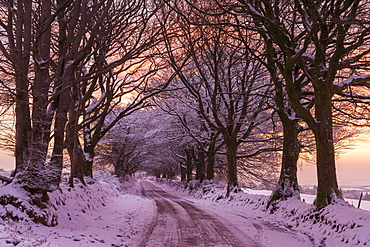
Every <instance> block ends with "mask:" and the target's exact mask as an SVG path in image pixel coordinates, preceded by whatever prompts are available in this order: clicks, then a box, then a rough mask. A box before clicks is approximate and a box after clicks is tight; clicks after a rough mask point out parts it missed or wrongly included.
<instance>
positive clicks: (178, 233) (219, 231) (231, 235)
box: [139, 181, 259, 247]
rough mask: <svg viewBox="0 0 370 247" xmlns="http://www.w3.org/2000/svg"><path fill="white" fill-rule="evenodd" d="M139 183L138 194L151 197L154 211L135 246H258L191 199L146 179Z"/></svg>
mask: <svg viewBox="0 0 370 247" xmlns="http://www.w3.org/2000/svg"><path fill="white" fill-rule="evenodd" d="M141 187H142V194H143V195H144V196H145V197H147V198H149V199H153V200H154V201H155V203H156V206H157V215H156V217H155V218H154V219H153V220H152V222H151V223H150V225H149V226H148V228H147V231H146V232H145V233H144V235H143V237H142V240H141V242H140V243H139V246H147V247H152V246H173V247H178V246H194V247H195V246H218V247H221V246H225V247H226V246H232V247H239V246H240V247H249V246H250V247H257V246H259V245H258V244H257V243H256V242H254V241H253V239H251V238H250V237H248V236H246V235H245V234H243V233H242V232H241V231H238V229H234V228H233V229H230V228H229V227H227V226H226V225H225V224H223V223H222V222H221V221H219V220H218V219H216V218H215V216H213V215H211V214H210V213H208V212H206V211H205V210H202V209H200V208H198V207H196V206H194V205H193V204H192V203H191V202H189V201H186V200H184V199H181V198H179V197H176V196H172V195H170V194H168V193H166V192H164V191H163V190H161V189H160V188H159V187H158V186H156V185H154V184H152V183H150V182H148V181H142V182H141ZM235 232H237V234H235Z"/></svg>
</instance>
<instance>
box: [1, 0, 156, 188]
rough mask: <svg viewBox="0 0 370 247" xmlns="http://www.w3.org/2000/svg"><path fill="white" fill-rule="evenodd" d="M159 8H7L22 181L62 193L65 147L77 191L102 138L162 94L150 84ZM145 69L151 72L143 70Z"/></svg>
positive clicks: (101, 4)
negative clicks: (112, 116)
mask: <svg viewBox="0 0 370 247" xmlns="http://www.w3.org/2000/svg"><path fill="white" fill-rule="evenodd" d="M159 7H160V5H157V4H155V3H153V2H151V1H150V2H149V1H134V2H133V1H124V0H122V1H88V0H86V1H82V0H81V1H57V2H55V3H54V2H51V1H16V2H14V1H3V2H2V3H1V11H2V17H3V18H2V20H1V21H0V26H1V37H2V38H1V42H0V50H1V53H2V58H3V59H2V60H3V61H5V62H4V63H2V65H1V66H2V67H1V70H2V72H3V73H7V75H8V76H9V78H14V84H15V99H16V143H15V156H16V179H15V180H14V181H15V182H20V183H22V184H23V186H24V188H26V189H28V190H31V191H36V192H37V191H45V190H53V189H55V188H57V187H58V185H59V182H60V176H61V170H62V168H63V166H62V164H63V150H64V148H67V150H68V152H69V156H70V159H71V164H72V167H71V180H70V184H71V185H73V178H74V177H77V178H79V179H80V180H81V181H83V175H84V174H85V167H84V164H86V163H87V165H88V166H87V167H88V168H89V169H88V171H89V172H88V175H90V176H91V171H92V168H91V167H92V164H91V162H92V159H93V154H94V153H93V149H94V147H95V145H96V143H97V141H98V140H99V138H101V137H102V136H104V134H105V133H106V131H108V130H109V128H111V127H112V126H113V125H114V124H115V123H116V122H117V121H118V119H119V118H122V117H123V116H124V115H125V114H127V113H128V112H130V111H132V110H134V109H138V108H140V107H141V106H142V105H143V102H144V101H145V99H146V98H147V97H150V93H152V92H153V91H155V90H156V86H155V85H152V84H150V81H149V80H148V78H149V76H150V75H153V74H154V73H155V72H156V71H158V70H159V69H160V67H159V66H157V65H158V63H154V62H153V61H154V60H153V61H152V63H149V62H148V61H149V60H148V59H150V58H151V59H153V56H154V55H153V53H151V54H149V50H150V49H152V48H153V46H154V45H155V44H158V42H159V40H160V39H159V38H160V37H159V35H158V33H159V32H160V31H159V30H161V29H162V26H160V25H157V24H155V19H156V16H155V13H156V11H157V10H158V8H159ZM14 10H16V11H14ZM128 34H130V35H128ZM55 40H57V42H55ZM149 64H151V65H150V66H147V65H149ZM144 66H146V67H147V68H149V69H146V72H142V71H140V70H141V69H142V68H143V67H144ZM139 71H140V73H138V72H139ZM122 72H125V73H122ZM118 74H121V76H123V78H122V77H121V78H119V76H118ZM134 74H135V75H134ZM136 75H137V76H136ZM158 86H159V85H158ZM143 91H145V95H144V94H142V93H141V92H143ZM125 94H131V95H134V96H135V97H134V99H135V100H133V101H131V102H133V103H131V105H130V106H127V107H126V109H125V110H123V111H122V113H121V114H120V115H119V116H118V118H117V120H115V121H112V122H111V123H110V125H106V127H107V128H106V129H105V130H102V129H101V128H102V126H103V123H104V121H105V120H104V119H105V118H104V116H105V115H106V114H108V113H109V112H110V111H112V109H114V108H115V107H116V106H117V105H120V104H122V97H123V96H124V95H125ZM81 117H82V118H83V122H81V121H80V119H81ZM53 122H54V124H52V123H53ZM109 126H110V127H109ZM82 129H83V131H84V132H85V133H86V135H84V137H85V138H84V140H85V142H84V144H85V147H84V148H83V145H82V143H81V140H80V138H79V137H80V132H81V130H82ZM89 135H90V136H91V138H89V137H88V136H89ZM51 146H53V147H52V151H49V150H50V148H51ZM83 149H84V150H83ZM50 153H51V155H50ZM85 153H86V154H88V155H84V154H85ZM49 155H50V156H49ZM89 156H90V158H87V159H85V157H89ZM49 157H51V158H49ZM89 162H90V163H89Z"/></svg>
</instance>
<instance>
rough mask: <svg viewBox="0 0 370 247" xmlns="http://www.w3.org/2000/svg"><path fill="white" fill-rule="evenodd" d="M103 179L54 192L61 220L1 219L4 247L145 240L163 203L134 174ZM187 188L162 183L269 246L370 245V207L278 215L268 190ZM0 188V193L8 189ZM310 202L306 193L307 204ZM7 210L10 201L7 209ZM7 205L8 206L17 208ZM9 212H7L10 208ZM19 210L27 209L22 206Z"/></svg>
mask: <svg viewBox="0 0 370 247" xmlns="http://www.w3.org/2000/svg"><path fill="white" fill-rule="evenodd" d="M97 179H98V182H96V183H94V184H92V185H89V186H88V187H83V186H79V185H77V186H76V187H75V188H72V189H71V188H68V187H67V186H65V185H63V186H62V187H61V190H58V191H55V192H53V193H50V194H49V198H50V201H51V205H52V208H53V209H54V210H55V213H56V214H57V215H58V225H56V226H54V227H47V226H43V225H40V224H34V223H33V222H31V221H29V220H27V217H26V216H25V215H23V217H24V220H23V221H20V222H11V221H4V220H2V221H0V222H1V224H0V246H1V247H2V246H21V247H25V246H27V247H28V246H45V247H46V246H51V247H53V246H62V247H72V246H138V243H139V242H140V239H142V235H143V233H145V232H147V230H146V229H147V228H148V226H149V225H150V223H151V222H152V220H153V218H155V215H156V213H157V212H156V204H155V202H154V201H153V200H152V199H148V198H145V197H143V196H142V195H141V187H140V184H139V183H138V182H137V181H135V180H130V181H128V182H126V183H124V184H120V183H119V182H118V181H117V179H116V178H114V177H112V176H110V175H108V174H102V175H100V176H97ZM189 188H192V189H191V190H184V189H183V188H181V187H180V186H179V183H177V182H172V183H170V185H169V184H168V183H166V184H162V185H161V189H163V190H164V191H165V192H166V193H169V194H171V195H174V196H176V197H178V198H183V199H184V200H186V201H189V202H191V203H192V204H194V205H196V206H197V207H200V208H204V209H207V210H211V211H212V212H213V214H214V215H217V216H219V217H220V219H221V218H223V221H230V222H232V223H233V224H234V225H236V226H237V227H238V228H239V229H240V230H242V231H244V232H245V233H248V234H252V235H253V236H254V238H255V239H254V240H256V241H257V242H258V243H259V244H261V245H262V246H268V247H277V246H284V247H291V246H292V247H293V246H294V247H296V246H297V241H299V242H300V243H301V245H299V246H300V247H301V246H328V247H330V246H333V247H334V246H335V247H337V246H369V245H370V212H367V211H364V210H358V209H355V208H353V207H349V206H348V205H335V206H328V207H327V208H326V209H324V210H322V211H320V212H315V211H313V207H312V206H311V205H310V204H307V203H304V202H301V201H298V200H291V201H287V202H285V203H282V204H280V207H279V209H278V210H277V211H276V212H275V213H274V214H270V212H268V211H266V210H265V205H266V201H267V199H268V196H266V195H261V194H264V193H268V192H266V191H248V193H236V194H232V196H231V197H230V198H224V197H223V195H224V194H225V192H224V191H223V190H222V189H221V188H217V187H215V186H214V184H209V185H205V186H203V187H198V188H197V185H196V184H194V186H193V187H191V186H190V187H189ZM8 190H9V188H7V187H3V188H0V194H4V193H9V191H8ZM309 200H310V198H309V197H307V198H306V202H308V201H309ZM4 208H5V207H4ZM4 208H2V209H1V210H0V215H1V214H4V212H10V211H16V210H15V209H14V208H11V207H8V208H5V209H4ZM4 210H5V211H4ZM18 213H19V215H20V216H22V215H21V213H20V212H18Z"/></svg>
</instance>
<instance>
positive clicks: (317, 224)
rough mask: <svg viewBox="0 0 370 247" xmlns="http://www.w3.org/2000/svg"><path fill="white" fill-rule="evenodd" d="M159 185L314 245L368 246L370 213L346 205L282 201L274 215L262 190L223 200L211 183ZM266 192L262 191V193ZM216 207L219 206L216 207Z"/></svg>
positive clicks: (160, 181)
mask: <svg viewBox="0 0 370 247" xmlns="http://www.w3.org/2000/svg"><path fill="white" fill-rule="evenodd" d="M157 182H159V183H162V184H167V185H169V186H170V187H173V188H176V189H177V190H179V191H182V192H186V193H187V194H190V195H191V196H193V197H195V198H197V199H206V200H208V201H211V202H212V203H211V204H209V206H211V205H213V206H215V207H218V206H219V207H222V208H227V206H231V207H230V209H229V210H232V211H233V212H234V213H238V214H244V215H248V216H249V217H251V216H252V217H256V218H262V219H264V220H266V221H269V222H272V223H273V224H274V225H276V226H279V227H282V228H285V229H290V230H293V231H296V232H298V233H301V234H304V235H306V236H308V237H309V238H310V239H311V241H312V243H313V244H314V246H333V247H337V246H369V245H370V212H368V211H364V210H360V209H356V208H354V207H352V206H350V205H349V204H347V203H342V204H340V203H338V204H334V205H329V206H327V207H325V208H323V209H321V210H316V209H315V207H314V206H313V205H312V204H308V203H306V202H303V201H300V200H297V199H290V200H286V201H281V202H279V204H278V205H277V209H276V211H274V212H271V211H270V210H268V209H266V205H267V202H268V199H269V196H268V195H266V194H265V195H261V194H263V193H261V191H259V192H258V191H257V193H256V194H252V193H253V191H252V190H249V193H246V192H243V191H241V192H238V193H231V195H230V197H228V198H226V197H225V194H226V191H225V189H224V187H223V186H220V185H218V184H215V183H213V182H207V181H206V182H205V183H203V184H200V183H199V182H198V181H191V182H190V183H188V185H187V187H186V188H185V187H184V185H183V183H181V182H179V181H169V180H157ZM264 193H265V192H264ZM215 203H216V204H218V205H215Z"/></svg>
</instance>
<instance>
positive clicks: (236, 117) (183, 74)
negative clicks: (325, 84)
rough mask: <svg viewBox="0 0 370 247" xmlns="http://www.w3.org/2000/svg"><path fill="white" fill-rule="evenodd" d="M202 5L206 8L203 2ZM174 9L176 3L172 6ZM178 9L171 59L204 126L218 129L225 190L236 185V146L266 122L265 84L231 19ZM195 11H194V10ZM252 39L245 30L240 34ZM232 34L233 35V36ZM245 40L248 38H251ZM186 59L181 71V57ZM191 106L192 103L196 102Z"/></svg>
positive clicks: (214, 129)
mask: <svg viewBox="0 0 370 247" xmlns="http://www.w3.org/2000/svg"><path fill="white" fill-rule="evenodd" d="M201 7H209V6H208V5H207V4H205V5H204V6H203V5H201ZM174 8H179V6H177V5H175V6H174ZM181 11H183V9H180V8H179V9H178V10H177V12H180V13H181V14H180V16H181V17H183V18H182V19H181V18H180V19H179V21H178V25H179V28H180V30H181V32H180V33H181V34H182V35H179V36H177V37H174V38H173V39H167V50H168V51H169V60H170V64H171V66H172V67H173V69H174V70H175V71H179V72H178V74H179V80H181V82H182V84H183V87H184V88H185V91H186V92H187V93H186V94H187V97H189V102H191V101H193V102H194V105H193V106H192V108H193V109H194V110H195V111H196V112H197V114H198V116H199V117H200V118H201V119H202V120H203V121H204V123H205V124H206V126H207V128H209V129H210V130H212V131H213V132H214V133H217V132H219V133H220V134H221V135H222V137H223V141H224V143H225V147H226V157H227V188H228V189H227V194H229V192H230V191H231V190H233V188H237V187H238V175H237V158H238V147H239V145H240V144H241V143H242V142H243V141H244V140H247V139H248V138H250V136H251V135H253V134H255V132H256V131H257V128H256V126H258V125H259V124H261V123H263V122H266V120H267V119H268V118H269V114H267V113H266V112H265V110H266V109H267V108H268V107H267V105H266V101H267V98H266V97H265V96H266V95H267V92H268V91H269V88H270V87H269V86H268V84H265V83H262V81H263V80H265V79H266V77H265V74H264V70H263V68H262V67H261V64H260V63H259V62H258V60H256V59H254V58H253V56H252V55H251V54H250V53H249V52H248V50H247V49H245V47H244V46H242V42H241V41H240V40H239V39H238V37H240V36H239V35H240V34H239V33H237V32H234V30H233V29H232V28H230V27H228V26H227V25H222V24H219V23H220V22H221V20H222V22H223V23H227V22H230V21H232V20H231V19H228V17H225V16H222V17H220V18H218V17H214V16H211V17H209V16H207V15H202V14H201V13H199V12H191V11H188V10H185V12H184V11H183V12H181ZM194 13H196V14H194ZM243 35H246V36H247V37H249V38H250V39H251V40H252V37H251V36H248V35H249V33H248V34H247V33H243ZM234 36H236V38H234ZM251 40H250V41H251ZM187 55H189V56H190V59H189V62H187V63H186V66H184V68H183V69H181V70H180V65H181V64H182V62H183V61H184V60H182V57H186V56H187ZM195 106H196V107H195Z"/></svg>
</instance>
